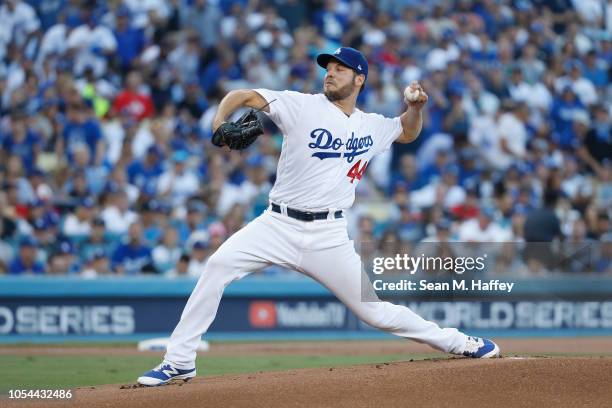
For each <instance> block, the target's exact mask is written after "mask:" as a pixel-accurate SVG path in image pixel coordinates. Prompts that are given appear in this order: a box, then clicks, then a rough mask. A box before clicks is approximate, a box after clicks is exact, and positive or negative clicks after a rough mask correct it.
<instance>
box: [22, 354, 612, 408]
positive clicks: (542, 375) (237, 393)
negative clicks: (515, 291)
mask: <svg viewBox="0 0 612 408" xmlns="http://www.w3.org/2000/svg"><path fill="white" fill-rule="evenodd" d="M610 378H612V358H584V357H581V358H531V357H525V358H516V357H514V358H513V357H509V358H502V359H494V360H472V359H459V358H457V359H440V360H425V361H414V362H411V361H406V362H397V363H381V364H375V365H359V366H351V367H339V368H334V367H328V368H317V369H302V370H291V371H282V372H267V373H255V374H243V375H226V376H219V377H207V378H203V377H198V378H196V379H194V380H192V381H190V382H188V383H182V382H181V383H179V384H170V385H167V386H162V387H155V388H140V387H133V386H129V385H128V386H126V385H106V386H100V387H95V389H91V388H86V387H85V388H78V389H76V390H75V398H74V399H73V400H72V401H65V402H63V403H51V404H47V405H46V406H49V407H60V406H68V407H88V408H96V407H126V408H136V407H139V408H149V407H181V408H190V407H248V408H253V407H265V408H269V407H283V408H286V407H304V408H311V407H347V408H357V407H376V408H382V407H393V408H398V407H455V408H459V407H469V408H475V407H496V408H499V407H523V406H524V407H553V406H554V407H572V408H574V407H610V406H611V405H610V401H612V387H611V386H610V383H609V380H610ZM27 405H30V406H38V407H40V404H38V405H37V404H36V402H35V401H33V402H31V403H28V404H27Z"/></svg>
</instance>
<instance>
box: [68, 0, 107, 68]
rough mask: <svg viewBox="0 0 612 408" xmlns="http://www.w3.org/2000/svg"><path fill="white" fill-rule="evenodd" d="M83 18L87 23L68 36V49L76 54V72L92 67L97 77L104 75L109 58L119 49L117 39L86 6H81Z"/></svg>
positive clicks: (72, 53)
mask: <svg viewBox="0 0 612 408" xmlns="http://www.w3.org/2000/svg"><path fill="white" fill-rule="evenodd" d="M81 18H82V21H85V22H86V23H85V24H82V25H80V26H78V27H77V28H75V29H74V30H72V32H71V33H70V35H69V36H68V44H67V45H68V51H69V53H70V54H71V55H74V68H73V70H74V73H75V74H76V75H82V74H83V72H85V69H86V68H87V67H91V68H92V69H93V71H94V74H95V76H96V77H100V76H103V75H104V74H105V73H106V66H107V61H108V58H110V57H111V56H112V55H113V53H114V52H115V50H116V49H117V40H116V39H115V36H114V35H113V32H112V31H111V30H110V29H109V28H108V27H105V26H103V25H100V24H99V23H98V18H97V16H94V15H93V13H92V11H91V10H89V9H88V8H87V7H85V6H84V7H82V8H81Z"/></svg>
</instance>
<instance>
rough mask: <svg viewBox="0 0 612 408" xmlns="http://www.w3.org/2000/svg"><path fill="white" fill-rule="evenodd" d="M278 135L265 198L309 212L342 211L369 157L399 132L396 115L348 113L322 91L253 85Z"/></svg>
mask: <svg viewBox="0 0 612 408" xmlns="http://www.w3.org/2000/svg"><path fill="white" fill-rule="evenodd" d="M255 91H256V92H257V93H258V94H260V95H261V96H262V97H263V98H264V99H265V100H266V101H267V102H271V101H273V100H275V99H276V100H275V101H274V102H272V103H270V105H268V107H269V109H270V112H269V113H267V112H266V114H267V116H268V117H269V118H270V119H271V120H272V121H273V122H274V123H275V124H276V125H277V126H278V128H279V129H280V131H281V132H282V134H283V145H282V150H281V154H280V159H279V162H278V168H277V172H276V182H275V183H274V187H273V188H272V190H271V191H270V200H271V201H272V202H275V203H279V204H280V203H283V204H287V206H288V207H291V208H297V209H302V210H310V211H325V210H329V209H346V208H349V207H351V206H352V205H353V201H355V187H356V186H357V183H358V182H359V180H361V177H362V175H363V173H364V171H365V169H366V166H367V164H368V163H369V161H370V160H371V159H372V157H374V156H375V155H376V154H379V153H382V152H384V151H386V150H388V149H389V148H390V147H391V144H392V143H393V141H394V140H395V139H397V138H398V137H399V135H400V134H401V133H402V124H401V121H400V118H399V117H396V118H392V119H391V118H386V117H384V116H382V115H379V114H375V113H365V112H362V111H360V110H359V109H355V111H354V112H353V113H352V114H351V115H350V116H347V115H346V114H345V113H344V112H342V110H340V108H338V107H337V106H336V105H334V104H333V103H332V102H330V101H329V100H328V99H327V97H326V96H325V95H323V94H315V95H312V94H303V93H299V92H293V91H271V90H268V89H255Z"/></svg>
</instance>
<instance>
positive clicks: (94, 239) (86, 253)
mask: <svg viewBox="0 0 612 408" xmlns="http://www.w3.org/2000/svg"><path fill="white" fill-rule="evenodd" d="M111 238H112V237H111V236H110V234H108V233H107V231H106V227H105V225H104V220H103V219H102V218H99V217H98V218H94V220H93V221H92V223H91V233H90V234H89V237H87V238H86V239H85V240H83V241H82V242H81V243H80V245H79V252H80V257H81V259H90V258H91V256H92V255H93V254H94V253H97V252H100V251H102V252H103V253H104V254H105V256H106V257H108V258H110V256H111V255H112V254H113V252H114V251H115V248H116V246H117V245H116V244H115V243H114V240H113V239H111Z"/></svg>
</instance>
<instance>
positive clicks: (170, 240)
mask: <svg viewBox="0 0 612 408" xmlns="http://www.w3.org/2000/svg"><path fill="white" fill-rule="evenodd" d="M181 254H182V249H181V248H180V247H179V246H178V233H177V231H176V229H175V228H168V229H167V230H166V232H165V233H164V236H163V238H162V240H161V243H160V244H159V245H157V246H156V247H155V248H153V263H154V264H155V269H157V270H158V271H159V272H160V273H167V272H169V271H170V270H172V269H173V268H174V267H175V266H176V263H177V262H178V261H179V258H180V257H181Z"/></svg>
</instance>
